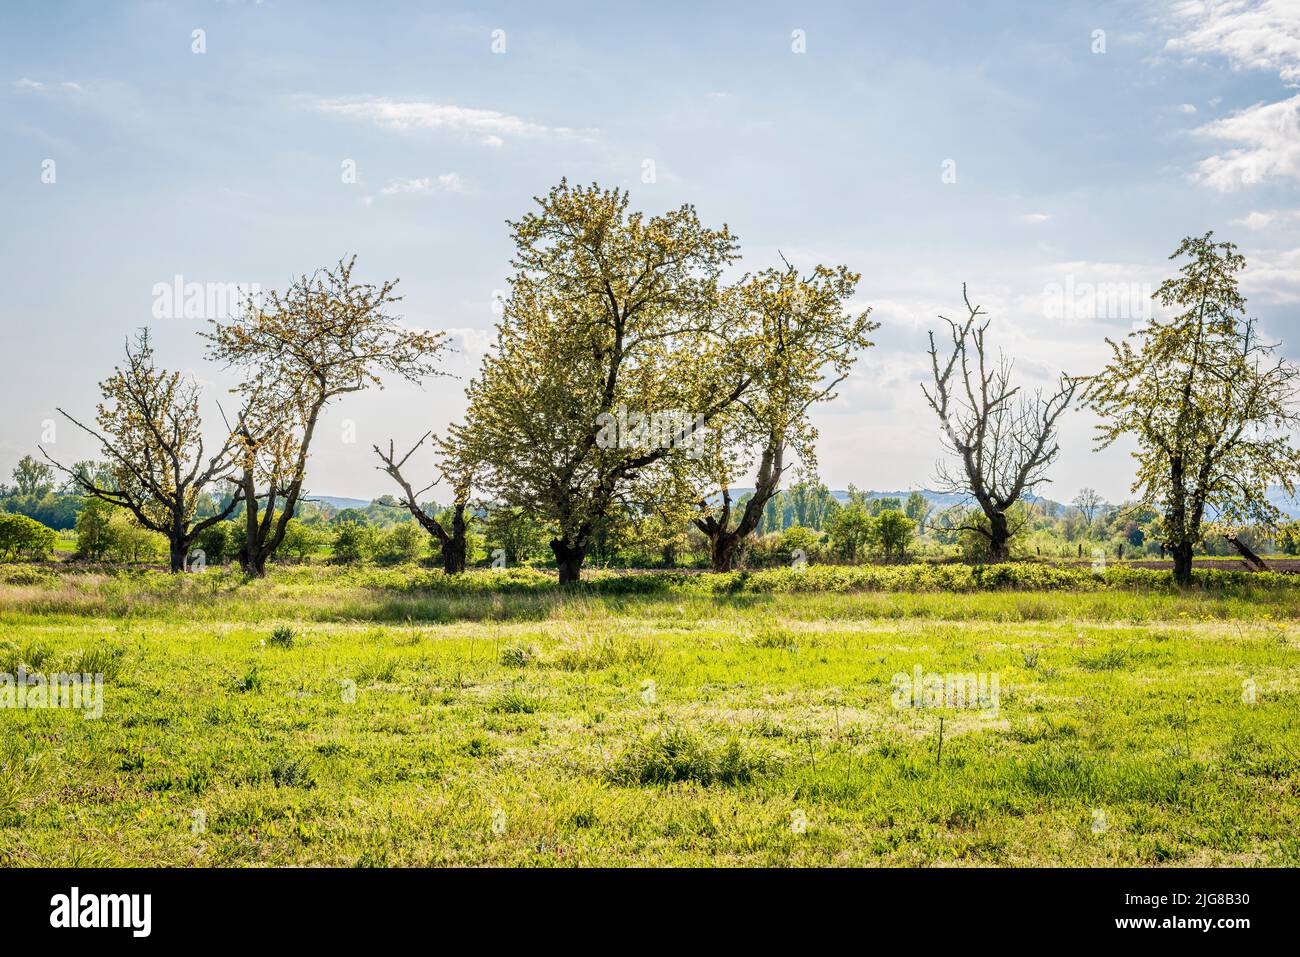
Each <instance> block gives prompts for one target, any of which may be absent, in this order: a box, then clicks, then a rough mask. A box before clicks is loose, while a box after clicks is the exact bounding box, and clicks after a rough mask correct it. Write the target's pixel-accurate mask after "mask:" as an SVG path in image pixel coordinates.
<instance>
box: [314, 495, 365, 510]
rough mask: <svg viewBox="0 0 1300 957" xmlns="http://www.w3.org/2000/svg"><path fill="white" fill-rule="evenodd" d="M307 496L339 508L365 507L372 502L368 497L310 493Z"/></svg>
mask: <svg viewBox="0 0 1300 957" xmlns="http://www.w3.org/2000/svg"><path fill="white" fill-rule="evenodd" d="M306 498H307V501H309V502H320V503H321V504H323V505H328V506H329V507H330V508H337V509H345V508H365V507H366V506H367V505H369V504H370V502H371V499H368V498H346V497H344V496H342V495H308V496H306Z"/></svg>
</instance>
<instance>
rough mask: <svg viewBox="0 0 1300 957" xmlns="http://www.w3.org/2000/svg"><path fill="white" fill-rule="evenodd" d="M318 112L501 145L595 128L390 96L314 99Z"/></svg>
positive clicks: (586, 134)
mask: <svg viewBox="0 0 1300 957" xmlns="http://www.w3.org/2000/svg"><path fill="white" fill-rule="evenodd" d="M310 103H311V108H312V109H313V110H315V111H317V112H318V113H327V114H330V115H332V116H342V117H346V118H348V119H355V120H365V121H368V122H371V123H374V124H376V125H377V126H381V127H383V128H385V129H391V130H416V129H434V130H448V131H451V132H458V133H479V134H486V138H485V139H484V140H483V142H484V143H485V144H487V145H489V146H498V145H500V143H501V142H502V140H501V137H503V136H548V135H549V136H573V137H583V138H589V137H592V136H595V135H596V133H597V131H596V130H578V129H573V128H571V127H567V126H546V125H544V124H542V123H535V122H533V121H531V120H526V119H523V118H522V117H518V116H511V115H510V114H509V113H502V112H500V111H499V110H480V109H475V108H473V107H464V106H454V105H452V104H448V103H431V102H427V101H422V100H405V101H402V100H393V99H391V98H389V97H346V98H340V99H332V100H312V101H310Z"/></svg>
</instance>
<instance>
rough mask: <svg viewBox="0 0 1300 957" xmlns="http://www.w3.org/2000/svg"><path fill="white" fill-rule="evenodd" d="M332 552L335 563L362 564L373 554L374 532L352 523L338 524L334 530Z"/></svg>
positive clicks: (364, 526) (371, 529) (366, 527)
mask: <svg viewBox="0 0 1300 957" xmlns="http://www.w3.org/2000/svg"><path fill="white" fill-rule="evenodd" d="M332 551H333V554H334V560H335V561H336V562H340V563H342V564H345V565H353V564H357V563H359V562H364V561H366V560H367V559H369V558H371V557H373V556H374V554H375V530H374V529H373V528H370V527H368V526H366V525H360V524H358V523H357V522H353V521H344V522H340V523H339V525H338V526H337V527H336V528H335V530H334V543H333V545H332Z"/></svg>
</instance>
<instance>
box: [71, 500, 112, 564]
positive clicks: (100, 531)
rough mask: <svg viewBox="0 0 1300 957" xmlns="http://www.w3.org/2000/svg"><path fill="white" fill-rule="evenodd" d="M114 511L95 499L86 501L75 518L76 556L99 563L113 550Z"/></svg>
mask: <svg viewBox="0 0 1300 957" xmlns="http://www.w3.org/2000/svg"><path fill="white" fill-rule="evenodd" d="M115 510H116V509H115V508H114V506H112V505H109V504H108V503H107V502H105V501H102V500H101V499H97V498H90V499H87V500H86V504H85V505H84V506H83V507H82V509H81V513H80V514H79V515H78V516H77V555H78V557H80V558H86V559H90V560H91V561H101V560H102V559H103V558H105V557H106V556H107V555H108V553H109V551H110V550H111V549H112V548H113V545H114V539H113V526H112V521H111V520H112V517H113V512H114V511H115Z"/></svg>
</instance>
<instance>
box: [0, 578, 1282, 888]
mask: <svg viewBox="0 0 1300 957" xmlns="http://www.w3.org/2000/svg"><path fill="white" fill-rule="evenodd" d="M411 574H414V573H413V572H412V573H411ZM486 574H490V573H486ZM205 576H206V577H205ZM435 584H436V583H435ZM484 584H485V583H483V582H472V583H468V584H467V585H465V586H464V587H463V588H462V589H461V590H460V591H455V590H449V589H444V590H438V589H437V588H436V587H431V588H428V589H423V590H422V589H419V588H410V587H407V586H406V585H405V584H403V582H402V579H401V577H400V571H399V572H398V573H393V576H392V577H389V573H387V572H385V573H384V574H383V575H382V576H380V575H373V574H371V573H366V572H361V573H345V572H335V571H333V570H330V571H328V572H327V573H325V574H319V573H317V574H307V573H306V572H305V570H299V571H294V572H292V573H286V574H280V573H279V570H277V572H275V573H273V575H272V577H271V578H270V579H268V580H266V581H262V582H251V583H248V582H244V581H243V580H242V579H241V578H240V577H239V576H236V575H230V574H223V573H220V572H210V573H205V575H198V576H189V577H187V578H184V579H181V580H176V579H172V578H170V577H169V576H165V575H154V574H150V575H144V576H123V577H115V576H109V575H83V576H59V575H56V576H50V577H49V579H48V580H44V581H40V582H35V583H25V584H23V583H14V584H7V585H0V621H3V623H4V626H5V628H4V638H3V639H0V670H4V668H5V667H7V666H8V665H10V664H13V665H15V666H16V664H17V663H18V662H20V661H27V659H28V658H32V659H39V661H40V665H39V667H41V668H43V669H44V670H46V671H49V672H53V671H57V670H60V669H64V670H72V668H73V667H76V666H84V667H97V666H98V665H100V664H103V665H104V666H105V670H106V673H108V674H109V675H110V677H108V679H107V682H106V687H105V702H104V716H103V718H102V719H101V720H99V721H87V720H83V718H82V717H81V716H80V715H78V714H75V713H70V712H68V711H54V710H45V711H12V710H0V742H3V743H0V767H3V768H4V769H5V770H4V772H3V773H2V774H0V862H4V863H8V864H21V865H57V864H87V863H97V864H123V865H143V864H182V865H183V864H211V865H250V864H307V865H312V864H334V865H354V864H360V865H385V864H387V865H419V864H559V865H563V864H571V863H581V864H591V865H618V864H646V865H659V864H687V865H706V864H735V865H739V864H750V865H765V864H798V865H803V864H809V865H811V864H902V865H913V864H943V863H953V864H1048V865H1056V864H1063V865H1064V864H1068V865H1078V864H1120V865H1150V864H1163V863H1170V864H1245V863H1273V864H1296V863H1300V838H1297V835H1298V834H1300V801H1298V800H1297V797H1300V727H1298V724H1300V707H1297V705H1298V704H1300V671H1298V670H1297V666H1298V665H1300V624H1298V623H1297V622H1296V620H1295V619H1296V617H1297V607H1296V597H1295V596H1296V592H1295V591H1293V589H1292V588H1291V587H1290V586H1289V584H1287V583H1286V582H1273V583H1268V584H1266V586H1265V587H1259V588H1248V587H1246V586H1243V585H1240V584H1234V585H1229V584H1227V583H1225V584H1224V585H1223V587H1220V588H1218V589H1211V590H1205V589H1200V590H1191V591H1186V592H1183V591H1178V590H1176V589H1172V588H1155V587H1143V588H1142V589H1141V590H1137V589H1133V588H1131V587H1130V588H1125V587H1119V586H1118V585H1114V586H1111V585H1106V584H1105V583H1101V587H1093V588H1090V589H1087V590H1055V591H1027V590H1023V589H1012V590H985V591H969V592H964V593H953V592H944V591H924V592H923V591H916V592H905V593H891V592H887V591H863V592H853V593H843V594H840V593H814V592H795V593H791V592H775V591H757V592H751V591H745V590H740V591H731V592H724V593H722V594H719V593H717V592H718V590H717V589H716V588H711V587H710V586H709V585H708V583H707V581H705V580H701V581H699V582H691V583H685V584H680V585H673V586H672V587H669V588H664V589H662V590H660V591H658V592H657V593H651V594H643V595H635V594H631V595H629V594H610V593H605V594H602V593H600V592H599V591H598V590H592V591H588V592H578V593H566V592H562V591H560V590H558V589H555V588H552V587H549V586H544V585H538V586H533V585H532V584H528V588H525V589H521V590H519V591H516V592H508V593H502V592H499V591H492V590H490V589H489V588H486V587H482V586H483V585H484ZM615 590H616V589H615ZM283 629H292V635H291V638H290V637H287V635H288V633H287V632H285V631H284V630H283ZM277 633H278V637H277ZM27 663H28V664H29V665H30V664H31V662H27ZM918 665H919V666H920V667H921V668H922V669H923V671H924V672H926V673H938V674H943V673H952V672H961V673H972V674H974V673H979V674H986V675H987V674H995V675H997V676H998V678H999V684H1000V696H999V701H998V707H997V710H996V713H992V712H985V711H980V710H972V709H958V708H948V709H929V708H921V709H913V708H903V709H899V708H896V707H894V704H893V701H892V700H891V699H892V692H893V687H892V685H891V679H892V678H893V676H894V675H895V674H898V673H903V674H908V675H910V674H912V673H913V669H914V668H915V667H916V666H918ZM940 718H942V719H943V735H944V737H943V747H942V754H941V755H940V752H939V747H938V745H939V723H940Z"/></svg>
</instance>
